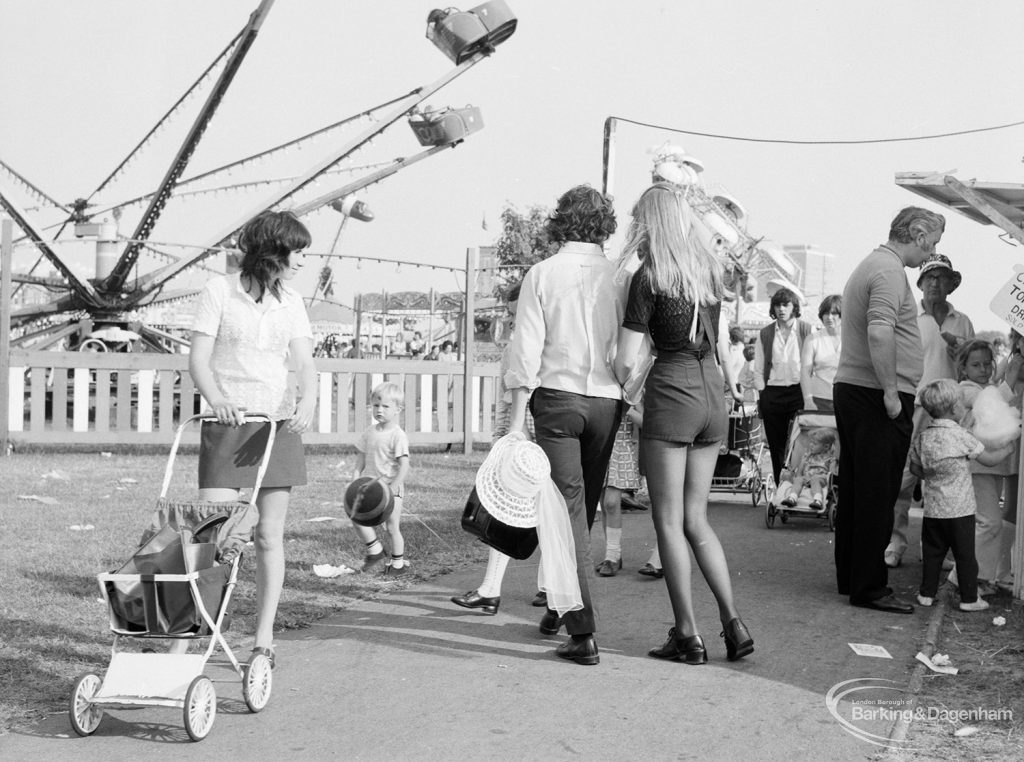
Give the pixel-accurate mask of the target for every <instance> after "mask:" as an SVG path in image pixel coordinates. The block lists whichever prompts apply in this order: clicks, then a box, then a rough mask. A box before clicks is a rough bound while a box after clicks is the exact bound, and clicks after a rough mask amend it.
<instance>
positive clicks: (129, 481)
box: [117, 476, 139, 484]
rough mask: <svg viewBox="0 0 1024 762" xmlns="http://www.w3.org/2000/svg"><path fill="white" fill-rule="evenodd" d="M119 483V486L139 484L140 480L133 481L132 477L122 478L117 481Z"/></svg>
mask: <svg viewBox="0 0 1024 762" xmlns="http://www.w3.org/2000/svg"><path fill="white" fill-rule="evenodd" d="M117 483H118V484H138V483H139V480H138V479H133V478H132V477H130V476H122V477H121V478H120V479H118V480H117Z"/></svg>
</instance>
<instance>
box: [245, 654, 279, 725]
mask: <svg viewBox="0 0 1024 762" xmlns="http://www.w3.org/2000/svg"><path fill="white" fill-rule="evenodd" d="M273 685H274V673H273V672H272V671H271V667H270V659H268V658H267V657H266V656H265V655H264V654H258V653H254V654H252V655H251V656H250V657H249V663H248V664H245V665H244V666H243V667H242V698H244V699H245V705H246V706H247V707H249V711H250V712H253V713H256V712H259V711H261V710H262V709H263V707H265V706H266V705H267V702H269V701H270V691H271V688H273Z"/></svg>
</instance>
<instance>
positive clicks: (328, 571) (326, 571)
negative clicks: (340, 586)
mask: <svg viewBox="0 0 1024 762" xmlns="http://www.w3.org/2000/svg"><path fill="white" fill-rule="evenodd" d="M313 573H314V574H315V575H316V576H318V577H323V578H324V579H333V578H334V577H340V576H342V575H343V574H355V573H356V570H355V569H351V568H349V567H348V566H345V564H342V565H341V566H331V565H330V564H313Z"/></svg>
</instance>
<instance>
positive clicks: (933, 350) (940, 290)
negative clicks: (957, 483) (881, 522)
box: [885, 254, 974, 568]
mask: <svg viewBox="0 0 1024 762" xmlns="http://www.w3.org/2000/svg"><path fill="white" fill-rule="evenodd" d="M962 280H963V276H961V275H960V273H959V272H957V271H956V270H954V269H953V263H952V262H951V261H950V259H949V257H947V256H946V255H944V254H932V255H931V256H930V257H929V258H928V259H927V260H925V263H924V264H923V265H921V273H920V275H918V277H917V287H918V289H920V291H921V302H920V305H919V306H920V309H919V310H918V314H917V327H918V330H920V332H921V348H922V349H923V350H924V371H923V374H922V376H921V383H920V384H918V389H921V388H923V387H924V386H925V384H928V383H930V382H932V381H934V380H935V379H937V378H951V379H953V380H954V381H956V380H957V378H956V355H957V351H958V350H959V348H960V347H961V346H962V345H963V344H964V342H966V341H968V340H970V339H973V338H974V324H973V323H971V319H970V318H969V317H967V316H966V315H965V314H963V313H962V312H959V311H957V309H956V308H955V307H953V305H952V304H950V303H949V301H947V297H948V296H949V295H950V294H951V293H953V292H954V291H956V289H957V287H958V286H959V285H960V282H961V281H962ZM928 420H929V418H928V414H927V413H926V412H925V411H924V408H922V407H921V405H920V404H917V405H915V407H914V436H917V433H918V432H919V431H921V429H923V428H924V427H925V426H926V425H927V424H928ZM914 482H915V479H914V477H913V476H912V475H911V473H910V469H909V463H908V464H907V466H905V467H904V470H903V482H902V484H901V485H900V497H899V499H897V501H896V505H895V506H894V508H893V511H894V515H893V519H894V521H893V528H892V537H891V538H890V539H889V546H888V547H887V548H886V549H885V563H886V565H887V566H890V567H892V568H895V567H897V566H899V565H900V563H902V560H903V554H904V553H905V552H906V550H907V545H908V541H907V526H908V524H909V523H910V496H909V494H908V493H909V491H910V489H911V487H912V486H913V484H914Z"/></svg>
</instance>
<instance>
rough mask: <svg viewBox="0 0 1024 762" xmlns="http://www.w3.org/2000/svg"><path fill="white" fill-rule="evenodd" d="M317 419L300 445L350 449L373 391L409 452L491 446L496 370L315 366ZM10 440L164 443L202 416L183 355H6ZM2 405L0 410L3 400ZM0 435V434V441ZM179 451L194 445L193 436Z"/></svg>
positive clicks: (362, 363)
mask: <svg viewBox="0 0 1024 762" xmlns="http://www.w3.org/2000/svg"><path fill="white" fill-rule="evenodd" d="M316 365H317V371H318V388H317V410H316V417H315V419H314V422H313V428H312V431H310V432H307V433H306V434H304V435H303V441H304V442H306V444H314V445H315V444H342V445H352V444H355V443H356V441H357V440H358V438H359V435H360V433H362V431H363V430H364V429H365V428H366V427H367V426H368V425H369V424H370V421H371V418H370V413H369V406H370V392H371V391H372V389H373V387H374V386H376V385H377V384H378V383H381V382H382V381H385V380H386V381H393V382H395V383H397V384H398V385H399V386H401V387H402V388H403V389H404V390H405V409H404V410H403V411H402V428H403V429H405V431H406V433H407V434H408V435H409V442H410V444H413V445H427V444H445V443H453V444H454V443H460V444H462V445H463V446H464V447H465V448H466V449H468V448H469V447H471V446H472V442H473V441H474V440H482V441H490V438H491V430H492V424H493V419H494V403H495V389H496V383H497V376H498V364H497V363H487V364H475V365H473V367H472V375H471V376H470V377H469V381H468V383H467V381H466V377H465V375H464V371H465V368H464V365H463V364H462V363H445V362H431V361H427V360H411V359H410V360H337V359H317V360H316ZM9 367H10V371H9V383H8V390H9V391H8V401H7V406H6V408H7V411H8V432H6V433H7V437H6V438H7V439H8V440H9V441H10V442H11V443H13V444H14V445H15V446H17V445H18V444H19V443H26V444H49V445H66V444H82V445H113V444H169V443H170V441H171V439H172V438H173V434H174V429H175V427H176V426H177V425H178V423H179V422H180V421H181V420H182V418H183V417H188V416H189V415H192V414H194V413H197V412H200V411H201V409H202V404H201V398H200V395H199V393H198V392H197V391H196V388H195V385H194V384H193V382H192V377H191V376H190V375H189V372H188V356H187V355H163V354H132V353H126V354H122V353H116V354H115V353H109V354H104V353H96V354H93V353H88V352H47V351H24V350H17V349H14V350H11V352H10V365H9ZM0 403H2V401H0ZM3 433H4V432H0V435H2V434H3ZM184 441H186V442H196V441H198V427H197V430H196V431H193V432H188V434H187V436H186V437H185V440H184Z"/></svg>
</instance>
